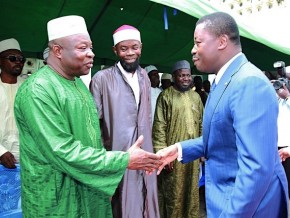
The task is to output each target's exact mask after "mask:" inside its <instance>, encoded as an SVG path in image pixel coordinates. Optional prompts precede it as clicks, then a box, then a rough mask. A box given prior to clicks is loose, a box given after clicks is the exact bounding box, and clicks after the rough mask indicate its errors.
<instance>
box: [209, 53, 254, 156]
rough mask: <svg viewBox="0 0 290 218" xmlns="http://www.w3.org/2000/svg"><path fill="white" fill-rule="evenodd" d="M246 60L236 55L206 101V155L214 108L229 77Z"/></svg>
mask: <svg viewBox="0 0 290 218" xmlns="http://www.w3.org/2000/svg"><path fill="white" fill-rule="evenodd" d="M246 62H248V60H247V58H246V57H245V55H244V54H242V55H240V56H238V57H237V58H236V59H235V60H234V61H233V62H232V63H231V64H230V65H229V67H228V68H227V69H226V71H225V73H224V75H223V76H222V77H221V79H220V81H219V83H218V84H217V85H216V87H215V89H214V90H212V91H211V92H210V94H209V98H208V100H207V102H206V106H205V111H204V116H203V142H204V148H205V150H204V153H205V157H207V150H208V138H209V134H210V123H211V120H212V118H213V114H214V112H215V109H216V107H217V105H218V103H219V101H220V99H221V97H222V96H223V94H224V92H225V90H226V89H227V87H228V86H229V84H230V82H231V79H232V77H233V75H234V74H236V73H237V72H238V70H239V69H240V68H241V66H242V65H243V64H245V63H246Z"/></svg>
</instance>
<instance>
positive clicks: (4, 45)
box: [0, 38, 21, 53]
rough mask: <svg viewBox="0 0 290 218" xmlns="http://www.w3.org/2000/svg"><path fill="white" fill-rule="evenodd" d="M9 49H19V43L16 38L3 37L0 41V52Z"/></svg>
mask: <svg viewBox="0 0 290 218" xmlns="http://www.w3.org/2000/svg"><path fill="white" fill-rule="evenodd" d="M9 49H16V50H19V51H21V49H20V46H19V43H18V42H17V40H16V39H13V38H11V39H5V40H3V41H1V42H0V53H1V52H3V51H6V50H9Z"/></svg>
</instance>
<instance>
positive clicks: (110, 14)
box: [0, 0, 290, 73]
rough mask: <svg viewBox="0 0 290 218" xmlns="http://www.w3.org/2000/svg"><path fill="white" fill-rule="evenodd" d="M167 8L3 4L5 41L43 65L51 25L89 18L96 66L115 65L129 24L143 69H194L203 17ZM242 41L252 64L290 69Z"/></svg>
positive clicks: (127, 2)
mask: <svg viewBox="0 0 290 218" xmlns="http://www.w3.org/2000/svg"><path fill="white" fill-rule="evenodd" d="M160 2H161V3H162V1H160ZM174 2H175V3H177V2H179V1H174ZM187 2H194V1H189V0H188V1H187ZM164 4H165V3H164ZM166 4H167V5H168V6H165V5H166ZM166 4H165V5H163V3H162V4H159V3H156V2H153V1H148V0H138V1H136V0H115V1H113V0H97V1H96V0H87V1H78V0H58V1H47V0H38V1H35V0H17V1H11V0H1V13H0V19H1V24H0V26H1V31H0V40H4V39H7V38H16V39H17V40H18V41H19V43H20V46H21V49H22V51H23V52H24V54H25V56H26V57H34V58H40V59H41V58H42V52H43V50H44V49H45V48H46V47H47V43H48V39H47V30H46V24H47V22H48V21H49V20H51V19H54V18H56V17H60V16H66V15H80V16H83V17H84V18H85V20H86V23H87V26H88V30H89V33H90V35H91V39H92V41H93V48H94V49H93V51H94V53H95V55H96V56H95V59H94V65H95V66H98V65H112V64H113V63H114V62H115V61H116V57H115V54H114V53H113V51H112V45H113V39H112V33H113V31H114V30H115V29H116V28H118V27H119V26H121V25H123V24H129V25H133V26H135V27H136V28H138V29H139V30H140V32H141V39H142V43H143V50H142V57H141V60H140V61H141V65H142V66H143V67H145V66H147V65H150V64H153V65H156V66H157V68H158V69H159V70H160V71H161V72H168V73H169V72H171V67H172V65H173V63H174V62H175V61H178V60H182V59H185V60H188V61H189V62H190V63H191V64H192V61H191V54H190V51H191V49H192V46H193V30H194V26H195V23H196V21H197V17H194V16H191V15H189V14H188V12H187V11H186V12H187V13H184V12H182V11H180V10H184V9H182V7H180V8H179V7H178V5H173V4H170V1H169V3H168V1H167V3H166ZM169 6H174V7H175V8H179V9H180V10H177V9H174V8H173V7H169ZM192 7H194V6H192ZM165 10H166V12H165ZM200 11H201V12H203V10H202V9H200ZM165 13H167V16H165V17H166V18H167V21H168V29H166V25H165V24H166V23H165V21H164V15H165ZM203 13H204V12H203ZM241 41H242V45H243V52H244V53H245V54H246V55H247V57H248V59H249V60H250V61H251V62H252V63H254V64H255V65H257V66H258V67H259V68H260V69H262V70H274V69H273V63H274V62H275V61H279V60H281V61H284V62H285V63H286V65H290V60H289V55H288V54H285V52H284V53H282V52H279V51H277V50H275V49H273V48H270V47H268V46H266V45H263V44H261V43H258V42H256V41H253V40H251V39H247V38H245V37H242V40H241ZM192 66H193V64H192ZM193 70H194V71H196V70H195V68H193Z"/></svg>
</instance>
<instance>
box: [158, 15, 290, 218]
mask: <svg viewBox="0 0 290 218" xmlns="http://www.w3.org/2000/svg"><path fill="white" fill-rule="evenodd" d="M194 41H195V45H194V47H193V49H192V52H191V53H192V55H193V62H194V64H195V66H196V68H197V69H198V70H199V71H201V72H206V73H215V74H216V78H215V82H214V84H213V86H212V90H211V91H210V95H209V99H208V100H207V103H206V106H205V112H204V119H203V136H202V137H199V138H196V139H191V140H187V141H183V142H180V143H177V144H174V145H171V146H170V147H168V148H165V149H164V150H161V151H160V152H159V153H160V154H161V155H162V156H163V158H164V164H167V163H168V162H170V161H172V160H173V159H175V158H177V157H178V158H179V160H181V161H182V162H183V163H188V162H190V161H193V160H195V159H197V158H199V157H202V156H204V157H205V158H206V161H205V187H206V204H207V216H208V217H287V199H288V194H287V189H288V188H287V180H286V176H285V173H284V171H283V168H282V165H281V163H280V159H279V156H278V152H277V115H278V102H277V98H276V94H275V91H274V89H273V87H272V85H271V83H270V82H269V80H268V79H267V78H266V77H265V75H264V74H263V73H262V72H261V70H259V69H258V68H257V67H255V66H254V65H253V64H251V63H250V62H249V61H248V60H247V58H246V57H245V55H244V54H243V53H242V48H241V43H240V35H239V30H238V26H237V24H236V22H235V20H234V19H233V18H232V17H231V16H230V15H228V14H226V13H223V12H217V13H213V14H209V15H206V16H204V17H202V18H200V19H199V21H198V22H197V24H196V28H195V32H194ZM161 169H162V166H161V167H160V169H159V170H161Z"/></svg>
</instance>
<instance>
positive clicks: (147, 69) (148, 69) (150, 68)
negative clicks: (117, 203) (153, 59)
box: [144, 65, 158, 73]
mask: <svg viewBox="0 0 290 218" xmlns="http://www.w3.org/2000/svg"><path fill="white" fill-rule="evenodd" d="M144 69H145V70H146V71H147V73H150V72H151V71H153V70H156V71H158V69H157V68H156V67H155V66H153V65H149V66H147V67H145V68H144Z"/></svg>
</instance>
